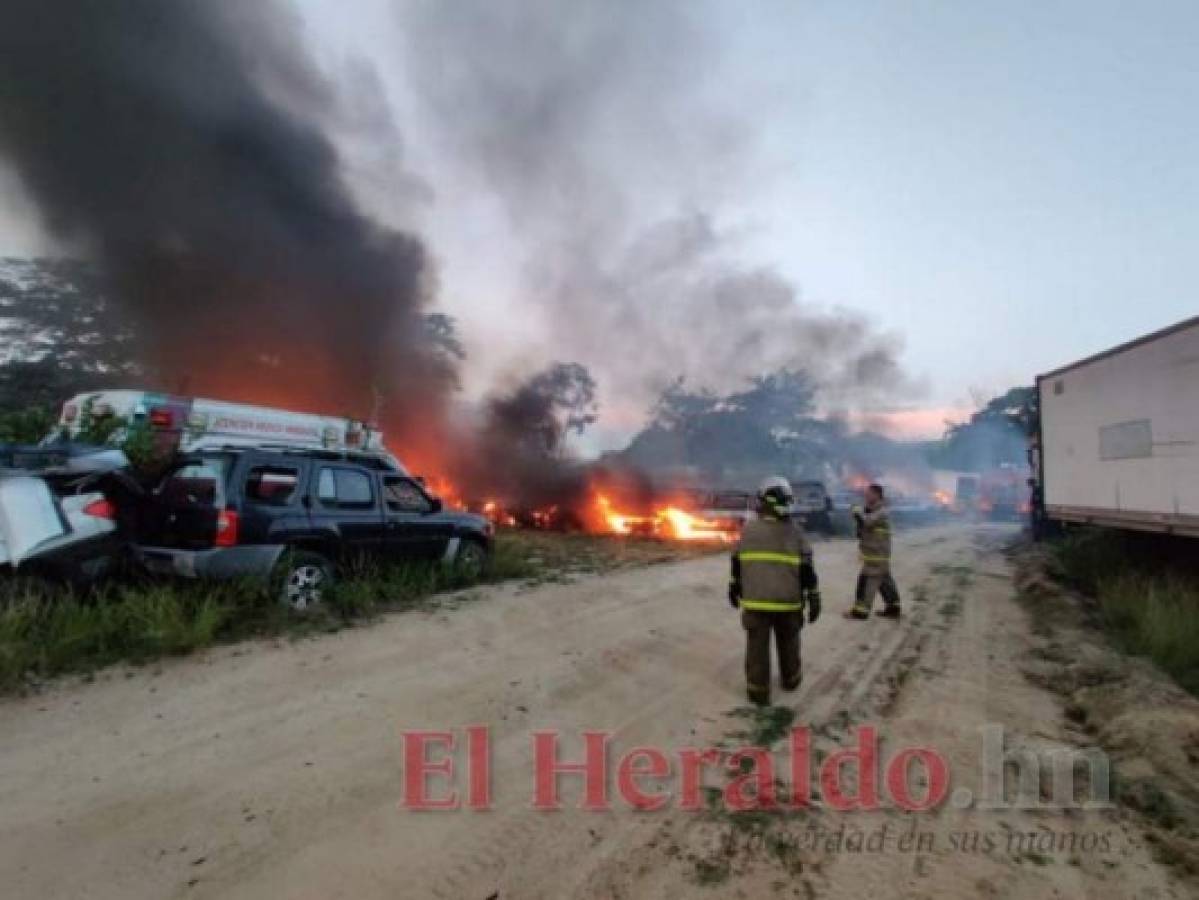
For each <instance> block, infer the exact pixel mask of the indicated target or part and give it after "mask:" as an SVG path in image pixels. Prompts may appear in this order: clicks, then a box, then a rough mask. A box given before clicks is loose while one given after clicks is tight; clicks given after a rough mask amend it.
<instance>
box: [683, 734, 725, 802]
mask: <svg viewBox="0 0 1199 900" xmlns="http://www.w3.org/2000/svg"><path fill="white" fill-rule="evenodd" d="M679 762H680V763H681V765H682V770H683V771H682V778H683V789H682V793H681V799H680V801H679V808H680V809H684V810H688V811H695V810H699V809H703V802H702V801H701V800H700V798H699V790H700V787H701V785H702V782H703V770H704V766H715V765H719V763H720V751H719V750H714V749H708V750H696V749H695V748H694V747H685V748H683V749H682V750H680V751H679Z"/></svg>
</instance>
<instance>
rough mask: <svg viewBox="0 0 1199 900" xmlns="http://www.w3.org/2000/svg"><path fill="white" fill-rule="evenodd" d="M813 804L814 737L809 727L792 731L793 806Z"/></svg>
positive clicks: (804, 726) (800, 727)
mask: <svg viewBox="0 0 1199 900" xmlns="http://www.w3.org/2000/svg"><path fill="white" fill-rule="evenodd" d="M811 802H812V735H811V731H810V730H809V728H808V726H806V725H803V726H797V727H795V728H792V729H791V805H792V806H795V807H806V806H809V805H810V804H811Z"/></svg>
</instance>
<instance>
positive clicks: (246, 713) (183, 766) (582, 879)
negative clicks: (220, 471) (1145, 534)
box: [0, 527, 1183, 900]
mask: <svg viewBox="0 0 1199 900" xmlns="http://www.w3.org/2000/svg"><path fill="white" fill-rule="evenodd" d="M1007 534H1010V532H1007V531H1005V530H1004V529H1000V528H994V527H979V528H974V529H957V530H955V529H949V528H929V529H922V530H912V531H909V532H906V533H901V534H900V535H899V536H898V539H897V551H896V556H897V566H896V570H897V577H898V580H899V583H900V585H901V588H903V589H904V590H905V591H906V598H905V600H906V608H907V615H906V616H905V618H904V619H903V620H902V621H901V622H899V623H896V622H891V621H887V620H883V619H877V618H876V619H873V620H871V621H869V622H866V623H858V622H852V621H848V620H845V619H843V618H841V616H840V612H841V610H842V609H843V608H844V606H845V605H847V604H848V600H849V597H848V594H849V590H850V588H851V587H852V584H853V580H854V576H855V574H856V565H857V561H856V553H855V550H854V547H853V545H852V544H851V543H849V542H845V541H832V542H825V543H820V544H818V545H817V561H818V565H819V569H820V573H821V578H822V582H823V587H824V594H825V605H826V613H825V617H824V618H822V619H821V621H820V622H818V623H817V624H816V625H814V626H812V627H810V628H806V629H805V631H804V667H805V669H804V670H805V681H804V684H803V686H802V687H801V689H800V690H799V691H798V692H797V693H795V694H791V695H778V696H777V697H776V702H778V703H783V704H786V705H787V706H788V707H790V708H792V709H794V710H796V711H797V713H798V716H797V719H796V724H811V725H812V726H813V727H814V728H816V729H817V730H818V731H819V732H820V733H821V734H823V735H824V736H825V738H827V740H829V741H832V742H833V745H835V744H836V742H837V741H839V740H841V738H840V735H841V734H843V733H844V729H845V728H846V727H847V726H848V723H849V722H850V721H864V720H873V721H876V722H877V723H879V727H880V729H881V730H884V731H885V732H886V735H887V740H888V741H889V742H891V743H892V744H894V745H896V746H901V745H904V744H905V743H911V742H919V743H923V744H927V745H932V746H935V747H936V748H937V749H938V750H939V752H941V753H943V754H944V755H945V756H946V757H947V758H948V760H949V761H950V763H951V764H952V765H953V766H954V771H955V772H959V771H960V772H963V773H965V775H964V778H965V782H959V781H958V780H957V779H956V778H955V782H954V783H955V785H957V784H959V783H966V782H968V781H969V779H970V772H971V771H972V767H973V769H975V770H976V769H977V768H978V755H979V750H978V747H979V738H978V734H977V731H976V729H977V727H978V726H979V725H982V724H985V723H987V722H1002V723H1004V725H1005V727H1006V728H1007V729H1008V730H1009V733H1010V734H1013V735H1018V736H1020V739H1022V740H1026V741H1035V742H1041V743H1043V744H1044V743H1048V744H1055V743H1062V744H1066V745H1068V744H1070V743H1071V742H1072V740H1074V738H1075V737H1077V736H1072V735H1070V734H1069V733H1068V729H1067V728H1066V726H1065V725H1064V724H1063V722H1064V719H1063V717H1062V715H1061V710H1060V709H1059V708H1058V707H1057V705H1056V704H1057V702H1058V701H1056V700H1055V699H1054V698H1053V697H1052V696H1051V695H1050V694H1048V693H1047V692H1044V691H1042V690H1040V689H1038V688H1036V687H1035V686H1033V685H1032V684H1030V683H1029V682H1028V681H1027V680H1026V679H1024V678H1022V677H1021V676H1020V674H1019V672H1018V668H1017V664H1016V657H1017V655H1018V653H1019V651H1020V641H1021V640H1022V635H1023V634H1024V632H1025V631H1026V630H1027V627H1028V626H1027V623H1026V621H1025V619H1024V614H1023V612H1022V611H1021V610H1019V609H1018V608H1017V607H1016V606H1015V605H1014V604H1013V603H1012V601H1011V599H1010V596H1011V584H1010V575H1009V573H1008V572H1007V570H1006V564H1005V562H1004V559H1003V557H1002V556H1001V554H1000V553H999V552H998V549H997V548H998V545H999V543H1000V541H1001V539H1002V538H1003V537H1004V536H1005V535H1007ZM725 583H726V562H725V559H724V557H723V556H720V557H712V558H707V559H701V560H696V561H690V562H685V563H678V564H670V565H662V566H655V567H650V568H643V569H637V570H631V571H625V572H620V573H618V574H614V575H611V576H608V577H589V578H584V579H582V580H579V581H576V582H574V583H569V584H549V585H542V586H539V587H534V588H521V587H517V586H507V587H501V588H497V589H487V590H486V592H485V593H484V595H483V596H478V595H477V594H476V597H475V602H463V603H461V604H460V605H458V606H457V608H452V607H443V608H442V609H439V610H437V611H434V612H419V613H407V614H401V615H396V616H393V617H390V618H388V619H386V620H385V621H382V622H379V623H375V624H373V625H371V626H369V627H364V628H359V629H353V630H349V631H344V632H341V633H338V634H333V635H329V636H327V637H323V638H319V639H312V640H304V641H300V642H297V643H286V642H279V643H268V644H243V645H240V646H237V647H229V648H221V649H218V650H215V651H211V652H208V653H205V654H203V655H201V656H198V657H195V658H191V659H187V660H181V661H173V662H168V663H163V664H161V665H159V666H155V667H148V668H145V669H131V670H126V669H114V670H110V671H108V672H105V673H101V675H100V676H98V678H97V680H96V681H95V682H93V683H78V682H64V683H62V684H60V685H57V686H54V687H52V688H50V689H48V690H47V691H45V692H43V693H42V694H40V695H38V696H34V697H29V698H24V699H17V700H12V699H10V700H5V701H0V883H2V884H3V885H4V895H5V896H8V897H14V898H16V897H20V898H41V897H53V898H75V897H89V898H93V897H94V898H120V900H133V898H142V897H145V898H162V897H194V898H203V897H237V898H251V897H252V898H267V897H269V898H282V897H287V898H293V897H294V898H335V897H345V898H354V900H368V898H396V897H425V896H435V897H446V898H479V900H484V898H488V897H496V896H498V897H516V898H527V897H588V898H590V897H594V898H608V897H642V896H662V897H667V896H678V895H679V894H681V893H701V894H703V895H706V896H712V897H723V896H729V897H734V896H770V895H779V896H813V895H818V896H826V895H827V896H864V895H866V893H867V892H869V893H880V894H885V893H908V894H913V895H916V894H919V895H922V896H940V895H944V896H947V897H948V896H962V895H968V894H983V895H991V896H1008V895H1011V896H1017V895H1018V896H1021V897H1028V896H1033V897H1035V896H1046V897H1049V896H1071V895H1079V894H1085V893H1087V892H1090V893H1091V894H1092V895H1096V896H1097V895H1105V896H1119V895H1126V896H1132V895H1134V894H1135V895H1140V896H1152V895H1156V896H1161V897H1167V896H1172V895H1177V896H1183V894H1182V893H1177V891H1178V888H1177V887H1176V886H1175V885H1174V884H1173V882H1172V881H1171V876H1170V875H1169V873H1168V872H1166V871H1165V870H1163V869H1161V868H1159V867H1158V866H1157V865H1156V864H1154V863H1153V862H1152V861H1151V859H1150V855H1149V853H1148V852H1147V851H1146V849H1145V848H1144V847H1143V846H1142V845H1141V844H1140V843H1139V842H1138V840H1137V838H1136V835H1135V834H1133V833H1132V832H1131V831H1130V830H1128V829H1127V828H1126V827H1125V826H1124V825H1123V824H1121V822H1120V821H1119V819H1118V817H1117V816H1116V815H1115V814H1113V813H1110V812H1105V811H1095V812H1092V811H1087V812H1078V811H1071V812H1069V813H1055V812H1018V811H1017V812H1008V811H1000V812H996V811H980V810H974V809H951V808H948V807H946V808H943V809H942V810H940V811H938V812H936V813H927V814H922V815H920V816H915V815H903V814H901V813H898V812H879V813H861V814H848V813H845V814H840V818H838V817H837V816H835V815H834V814H831V813H828V812H825V811H821V810H819V809H813V810H812V811H811V812H810V813H805V818H804V819H803V823H804V826H803V827H809V826H811V825H812V823H815V822H819V823H823V826H829V827H835V826H836V825H837V824H838V823H839V822H842V821H848V820H850V819H853V824H854V825H855V826H857V827H860V828H862V829H870V828H873V827H875V826H877V825H878V824H880V823H886V822H891V823H893V824H894V825H895V827H896V828H898V827H899V826H901V825H910V823H911V822H912V820H913V819H917V818H918V819H919V820H920V821H919V823H918V824H919V826H920V827H921V828H922V829H924V830H925V831H929V832H933V833H935V837H936V844H935V845H934V846H931V847H926V848H923V849H922V850H921V851H920V852H900V851H898V850H897V849H896V850H893V851H883V852H878V853H873V854H870V853H855V854H850V853H845V852H840V851H828V850H827V849H825V850H821V849H819V848H802V847H795V848H794V852H793V853H791V852H788V853H781V852H777V850H778V848H777V846H775V844H771V845H770V847H754V846H751V845H750V842H749V841H746V842H745V846H741V844H740V843H739V841H740V838H741V835H740V833H739V832H738V830H737V829H738V826H737V825H736V824H735V823H731V822H729V821H727V820H723V819H721V818H720V817H719V816H715V815H709V814H706V813H686V812H679V811H678V810H671V809H666V810H663V811H661V812H656V813H645V812H634V811H630V810H628V809H627V808H625V807H624V806H623V805H622V804H620V803H619V802H617V803H616V806H615V808H614V809H613V810H611V811H608V812H589V811H581V810H577V809H575V808H573V806H568V808H567V809H564V810H562V811H560V812H556V813H546V812H539V811H534V810H533V809H531V808H530V797H531V795H532V791H533V784H534V779H533V767H532V756H533V754H532V747H531V744H532V741H531V738H530V734H531V732H533V731H535V730H539V729H555V730H557V731H559V732H560V733H562V734H563V736H564V737H563V752H564V755H566V756H570V757H571V758H578V757H579V756H580V755H581V751H580V748H581V738H580V737H579V735H581V733H582V732H584V731H586V730H605V731H609V732H611V733H612V735H613V738H612V739H613V744H614V747H615V749H616V752H618V753H619V752H623V751H625V750H628V749H630V748H632V747H634V746H637V745H654V746H657V747H661V748H663V749H667V750H669V749H671V748H681V747H684V746H710V745H714V744H717V743H719V742H722V741H724V742H727V740H728V735H729V733H730V732H731V731H734V730H736V728H738V727H740V726H739V725H738V720H737V719H735V718H730V716H729V715H728V713H729V711H730V710H732V709H733V708H735V707H739V706H742V705H743V693H742V689H743V680H742V659H741V652H742V637H741V632H740V629H739V625H738V621H737V617H736V616H735V615H734V614H733V612H732V611H731V610H730V609H729V608H728V607H727V605H726V603H725V599H724V588H725ZM470 725H486V726H489V728H490V734H491V744H492V747H491V757H492V768H493V777H492V782H493V786H494V803H493V808H492V809H491V810H490V811H487V812H472V811H454V812H413V811H410V810H403V809H401V808H400V806H399V801H400V799H401V793H402V783H403V780H402V776H401V765H400V762H401V739H400V732H401V730H404V729H420V728H429V729H438V730H450V729H462V728H465V727H466V726H470ZM838 729H841V731H838ZM575 781H576V779H567V783H566V784H565V790H564V796H565V798H566V800H567V801H568V802H569V803H572V802H573V801H574V800H575V799H576V798H577V794H578V791H577V790H574V789H573V784H574V782H575ZM859 820H860V821H859ZM797 822H798V820H797ZM797 827H798V825H797ZM1027 829H1033V830H1036V829H1049V830H1051V831H1052V830H1054V829H1058V830H1064V829H1073V830H1074V831H1076V832H1079V833H1081V832H1096V833H1098V832H1100V831H1102V832H1106V837H1107V841H1106V845H1105V848H1099V847H1096V848H1094V849H1093V850H1087V851H1085V852H1083V851H1079V850H1078V848H1074V850H1073V851H1072V852H1070V853H1066V852H1064V851H1063V852H1057V851H1056V848H1055V852H1045V851H1044V850H1039V849H1036V848H1033V849H1028V850H1027V851H1025V850H1024V849H1023V848H1021V849H1020V850H1019V851H1014V850H1012V848H1011V847H1010V846H1004V847H1001V848H1000V850H999V851H997V852H983V851H981V850H977V849H976V850H975V852H972V853H971V852H969V851H968V850H967V849H966V848H963V847H961V846H958V842H957V841H955V840H953V839H952V838H953V836H954V835H955V834H957V832H958V831H959V830H960V831H962V833H969V832H974V833H979V832H981V831H986V832H988V833H989V832H997V833H1000V834H1003V833H1006V832H1010V831H1012V830H1015V831H1016V832H1022V831H1024V830H1027ZM750 836H752V835H750ZM759 836H760V835H759ZM776 844H777V842H776ZM771 847H773V850H774V852H772V851H771Z"/></svg>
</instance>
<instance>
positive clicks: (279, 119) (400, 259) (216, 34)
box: [0, 0, 453, 424]
mask: <svg viewBox="0 0 1199 900" xmlns="http://www.w3.org/2000/svg"><path fill="white" fill-rule="evenodd" d="M355 84H356V85H358V87H359V88H364V90H362V91H360V93H361V94H362V97H363V99H362V101H361V102H360V103H359V105H358V106H356V107H351V108H347V109H343V108H341V107H340V105H339V97H338V92H337V90H336V89H335V88H334V87H333V86H332V85H331V83H330V82H329V81H328V80H327V79H326V78H325V77H324V76H323V75H322V74H321V73H320V72H319V71H318V70H317V69H316V67H315V66H314V65H313V64H312V62H311V61H310V59H309V58H308V56H307V55H306V53H305V50H304V45H303V40H302V34H301V33H300V24H299V21H298V19H297V18H296V16H295V15H294V13H293V12H292V11H290V10H289V9H287V8H284V7H282V6H280V5H279V4H277V3H275V2H273V0H254V2H251V3H246V2H240V0H205V2H187V0H170V2H164V0H121V2H118V3H107V2H99V0H58V2H54V3H44V2H40V0H8V2H6V3H5V4H4V11H3V26H2V27H0V156H3V157H5V158H6V160H7V161H8V163H9V164H10V165H11V166H12V167H13V169H14V170H15V171H16V172H17V173H18V175H19V177H20V178H21V180H22V182H23V184H24V185H25V187H26V189H27V191H28V193H29V195H30V196H31V197H32V198H33V200H34V201H35V202H36V204H37V206H38V208H39V210H40V212H41V214H42V216H43V218H44V221H45V224H46V225H47V226H48V227H49V228H50V229H51V230H52V232H53V233H54V234H55V235H56V236H58V237H59V238H62V239H64V240H67V241H69V242H71V243H72V244H73V245H75V246H79V247H82V248H83V249H84V250H85V251H86V252H87V253H88V254H89V255H91V256H92V257H94V258H95V259H96V261H97V262H98V263H99V264H100V266H101V269H102V271H103V273H104V275H105V276H106V277H107V278H108V279H109V280H110V281H111V284H112V285H113V289H114V290H113V293H114V295H115V296H116V297H117V298H118V299H119V300H120V302H122V303H123V304H125V305H126V306H127V307H128V308H129V309H130V310H131V312H132V313H133V314H134V315H135V316H136V318H137V319H138V320H139V323H140V324H141V326H142V329H141V331H142V333H143V334H144V335H145V336H146V340H145V345H144V347H143V352H144V353H145V354H146V356H147V359H148V361H149V362H151V364H152V365H153V366H154V368H155V370H156V371H158V372H160V373H162V376H163V379H164V380H165V381H167V382H168V384H167V385H165V386H168V387H171V388H179V387H181V386H182V387H186V388H188V389H190V390H193V391H196V392H200V391H204V392H212V393H217V394H218V395H220V396H226V397H231V398H235V399H247V400H257V401H263V402H281V403H289V404H291V405H299V406H304V407H308V408H312V407H317V408H324V409H332V410H345V411H347V412H354V413H357V414H359V415H367V414H369V413H370V412H371V410H372V408H373V407H376V406H377V405H378V402H379V400H378V398H379V397H380V396H381V397H382V398H383V400H382V403H383V407H382V408H383V411H384V412H385V413H387V414H388V419H389V420H391V421H398V422H405V421H408V420H409V418H410V417H408V416H406V415H404V414H403V413H404V411H405V407H404V401H405V398H413V399H416V400H418V401H419V405H420V408H421V410H422V411H423V415H422V416H421V417H420V418H421V422H422V423H425V424H427V423H428V421H429V416H428V412H429V410H430V409H432V410H436V409H437V408H439V405H440V402H441V401H440V400H439V398H442V397H444V395H445V393H446V392H447V391H448V390H449V389H450V387H451V385H452V383H453V369H452V365H451V364H449V362H447V357H446V355H445V354H444V353H443V354H438V353H436V352H432V351H431V349H430V348H431V347H433V346H434V344H433V343H431V342H430V340H429V339H428V332H427V330H426V324H427V323H426V319H425V316H424V312H425V310H426V308H427V306H428V304H429V299H430V296H431V289H432V286H433V280H434V279H433V273H432V271H431V267H430V264H429V260H428V257H427V254H426V252H425V249H424V247H423V246H422V244H421V242H420V241H419V240H418V239H417V238H415V237H413V236H412V235H409V234H405V233H401V232H399V231H396V230H393V229H389V228H385V227H382V226H380V225H378V224H377V223H375V222H374V221H372V220H371V219H370V218H368V217H367V216H365V215H363V214H362V213H361V212H360V210H359V209H358V207H357V206H356V204H355V203H354V201H353V199H352V198H351V196H350V193H349V191H348V190H347V188H346V185H345V183H344V181H343V173H342V168H341V164H340V160H339V158H338V153H337V151H336V149H335V147H334V144H333V142H332V141H331V139H330V138H329V136H328V134H327V129H328V128H329V127H336V125H337V123H342V124H347V125H348V127H350V128H351V129H357V130H358V131H359V132H361V131H362V130H370V129H371V128H373V127H378V128H380V129H382V130H383V131H384V132H385V134H383V137H384V138H388V139H391V141H392V146H394V138H395V135H394V133H392V132H390V131H389V130H388V129H389V128H390V123H389V121H388V119H387V117H386V116H385V115H380V114H379V105H378V103H373V104H372V103H371V102H370V100H371V98H370V96H369V92H368V91H366V90H365V88H370V87H371V84H372V79H371V77H370V75H369V73H365V72H363V71H359V73H358V77H357V80H356V81H355ZM411 418H415V417H411Z"/></svg>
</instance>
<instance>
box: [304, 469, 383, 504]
mask: <svg viewBox="0 0 1199 900" xmlns="http://www.w3.org/2000/svg"><path fill="white" fill-rule="evenodd" d="M317 497H318V498H319V499H320V501H321V503H322V504H324V505H325V506H338V507H346V508H350V509H364V508H368V507H370V506H372V505H373V504H374V502H375V492H374V490H373V489H372V488H371V478H370V476H369V475H367V474H366V473H365V472H359V471H358V470H357V469H341V468H336V469H335V468H333V467H328V468H324V469H321V474H320V477H319V479H318V480H317Z"/></svg>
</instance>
